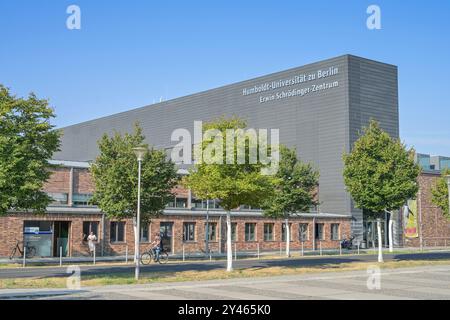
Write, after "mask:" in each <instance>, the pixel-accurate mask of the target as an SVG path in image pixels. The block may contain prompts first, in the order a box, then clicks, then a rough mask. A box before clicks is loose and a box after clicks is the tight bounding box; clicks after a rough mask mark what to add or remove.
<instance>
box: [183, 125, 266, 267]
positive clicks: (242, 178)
mask: <svg viewBox="0 0 450 320" xmlns="http://www.w3.org/2000/svg"><path fill="white" fill-rule="evenodd" d="M246 126H247V124H246V122H245V121H243V120H241V119H239V118H236V117H232V118H224V117H222V118H219V119H216V120H213V121H211V122H209V123H205V124H203V133H205V132H207V131H208V130H216V135H214V136H210V137H209V138H208V137H205V138H204V139H203V143H202V145H201V146H199V148H198V151H197V156H198V153H199V152H201V153H202V155H203V156H205V155H206V154H207V153H208V150H210V148H211V146H216V147H218V149H216V150H218V151H217V152H212V155H213V156H217V157H218V158H219V159H220V160H222V162H223V164H219V163H207V161H205V159H203V161H201V162H198V163H196V164H195V165H194V166H193V167H192V168H191V169H190V174H189V175H188V176H187V177H185V178H184V184H185V186H186V187H188V188H190V189H191V190H192V191H193V192H194V194H195V195H196V196H197V197H200V198H202V199H218V200H219V201H220V205H221V206H222V208H223V209H224V210H225V211H226V212H227V271H232V269H233V267H232V261H233V259H232V248H231V210H233V209H236V208H239V207H240V206H241V205H250V206H253V207H259V206H261V204H262V201H263V199H264V198H265V197H267V196H270V193H271V191H272V189H273V188H272V177H271V176H268V175H263V174H261V169H262V168H263V167H264V165H263V164H261V162H260V161H258V162H257V163H255V164H251V163H250V161H249V157H248V155H249V154H250V145H249V143H248V140H246V142H245V154H246V161H245V163H243V164H238V161H237V150H238V149H239V147H240V146H241V145H240V143H239V142H238V141H237V139H234V140H233V142H234V143H233V145H232V147H233V151H234V153H233V154H234V161H233V162H234V163H232V164H228V163H227V161H226V139H222V140H220V139H216V138H218V137H225V135H226V131H227V129H229V130H236V129H244V128H246ZM217 142H219V144H220V145H218V144H217ZM222 144H223V145H222ZM221 146H222V147H223V148H221ZM220 150H221V151H220Z"/></svg>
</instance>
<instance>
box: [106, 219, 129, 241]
mask: <svg viewBox="0 0 450 320" xmlns="http://www.w3.org/2000/svg"><path fill="white" fill-rule="evenodd" d="M113 225H115V228H114V229H115V230H114V235H115V237H114V239H113V238H112V235H113V232H112V230H113ZM119 226H123V233H122V237H123V239H122V240H118V239H119V235H120V233H119ZM109 242H110V243H125V242H126V223H125V221H111V223H110V234H109Z"/></svg>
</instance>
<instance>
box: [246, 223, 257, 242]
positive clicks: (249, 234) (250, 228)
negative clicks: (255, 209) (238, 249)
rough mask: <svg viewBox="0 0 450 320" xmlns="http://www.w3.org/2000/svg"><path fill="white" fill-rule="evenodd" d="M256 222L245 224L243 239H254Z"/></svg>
mask: <svg viewBox="0 0 450 320" xmlns="http://www.w3.org/2000/svg"><path fill="white" fill-rule="evenodd" d="M255 229H256V223H246V224H245V241H255Z"/></svg>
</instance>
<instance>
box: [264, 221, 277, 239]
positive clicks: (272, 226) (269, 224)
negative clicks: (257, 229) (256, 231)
mask: <svg viewBox="0 0 450 320" xmlns="http://www.w3.org/2000/svg"><path fill="white" fill-rule="evenodd" d="M268 226H271V229H270V235H271V237H270V239H268V238H267V229H266V227H268ZM263 228H264V241H265V242H271V241H275V236H274V229H275V224H274V223H273V222H267V223H264V227H263Z"/></svg>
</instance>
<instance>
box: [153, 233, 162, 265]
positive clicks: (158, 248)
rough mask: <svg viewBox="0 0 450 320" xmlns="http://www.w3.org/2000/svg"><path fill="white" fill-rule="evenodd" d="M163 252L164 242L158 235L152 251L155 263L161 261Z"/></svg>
mask: <svg viewBox="0 0 450 320" xmlns="http://www.w3.org/2000/svg"><path fill="white" fill-rule="evenodd" d="M161 250H162V242H161V236H160V235H159V234H157V235H156V236H155V240H153V242H152V251H153V254H154V256H155V261H156V262H157V261H159V254H160V252H161Z"/></svg>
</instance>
